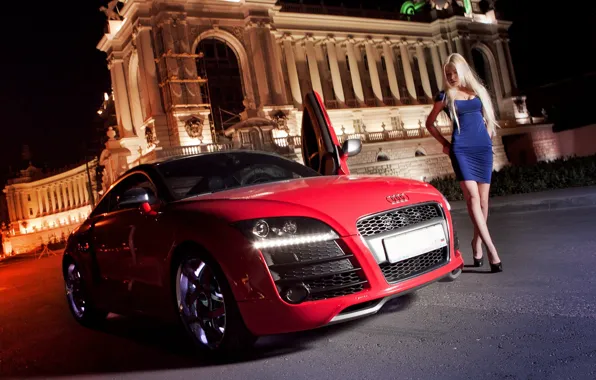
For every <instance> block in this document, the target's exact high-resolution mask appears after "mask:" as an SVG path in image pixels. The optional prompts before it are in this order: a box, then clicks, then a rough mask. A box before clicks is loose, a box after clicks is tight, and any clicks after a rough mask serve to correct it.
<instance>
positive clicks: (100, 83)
mask: <svg viewBox="0 0 596 380" xmlns="http://www.w3.org/2000/svg"><path fill="white" fill-rule="evenodd" d="M565 3H568V2H567V1H566V2H565ZM581 3H583V2H580V3H579V4H581ZM585 3H589V4H590V3H592V2H585ZM37 4H39V5H37ZM37 4H36V5H30V3H28V4H27V5H25V6H24V7H19V6H18V5H17V2H12V4H11V5H5V4H4V3H3V24H2V26H1V28H2V42H1V43H2V46H1V49H0V51H1V52H2V59H1V60H0V67H1V69H2V71H3V75H2V77H3V81H2V86H0V97H1V101H0V107H1V108H0V115H2V131H3V136H2V137H1V138H0V180H1V181H2V184H4V183H5V180H6V175H7V173H8V170H9V166H12V169H13V170H16V169H22V168H23V161H22V159H21V148H22V145H23V144H28V145H29V147H30V150H31V154H32V160H33V162H34V164H35V165H36V166H40V167H43V166H47V167H48V168H59V167H62V166H64V165H68V164H73V163H76V162H78V161H80V160H81V159H83V157H84V156H83V155H84V154H85V151H86V145H88V144H87V143H86V142H87V141H89V140H90V138H91V136H92V134H93V133H94V126H93V121H94V120H95V119H96V116H97V115H96V111H97V109H98V108H99V106H100V105H101V103H102V99H103V93H104V92H109V90H110V75H109V71H108V69H107V65H106V61H105V58H106V57H105V54H104V53H102V52H101V51H99V50H97V49H96V45H97V43H98V42H99V40H100V39H101V37H102V34H103V30H104V23H105V15H104V14H103V13H102V12H100V11H99V7H100V6H101V5H105V4H107V1H102V0H85V1H73V2H67V3H64V2H43V3H42V2H39V3H37ZM547 4H548V3H547V2H546V1H537V0H499V1H498V2H497V7H498V9H500V10H501V11H502V12H503V16H505V17H506V18H507V19H508V20H511V21H513V22H514V25H513V26H512V27H511V29H510V37H511V40H512V41H511V50H512V55H513V61H514V65H515V70H516V74H517V78H518V84H519V87H520V88H521V89H522V90H525V89H532V88H535V87H536V86H539V85H542V84H546V83H549V82H553V81H558V80H561V79H564V78H569V77H574V76H578V75H581V74H582V73H589V72H596V69H595V67H596V64H595V63H594V62H593V61H591V60H590V59H589V55H590V54H593V52H594V48H595V47H596V29H595V28H594V27H593V25H594V20H596V11H595V9H596V7H595V6H594V5H590V8H586V7H585V6H583V8H582V5H579V6H577V7H576V6H575V5H573V6H570V5H569V4H566V5H565V6H562V4H563V2H562V1H561V2H559V4H557V3H555V2H553V3H551V4H553V5H547ZM555 5H556V6H555ZM7 20H8V21H7ZM562 95H564V96H569V95H574V94H562ZM574 96H576V95H574ZM580 96H582V95H580Z"/></svg>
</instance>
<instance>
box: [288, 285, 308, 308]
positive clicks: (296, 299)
mask: <svg viewBox="0 0 596 380" xmlns="http://www.w3.org/2000/svg"><path fill="white" fill-rule="evenodd" d="M309 294H310V291H309V290H308V288H307V287H306V285H304V284H297V285H294V286H292V287H289V288H286V289H285V290H284V291H283V292H282V297H283V299H284V300H286V301H287V302H288V303H291V304H298V303H301V302H304V300H306V299H307V298H308V295H309Z"/></svg>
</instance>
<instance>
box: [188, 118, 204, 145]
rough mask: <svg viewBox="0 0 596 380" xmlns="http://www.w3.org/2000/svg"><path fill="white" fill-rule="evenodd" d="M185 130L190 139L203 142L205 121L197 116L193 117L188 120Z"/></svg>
mask: <svg viewBox="0 0 596 380" xmlns="http://www.w3.org/2000/svg"><path fill="white" fill-rule="evenodd" d="M184 128H185V129H186V133H188V136H189V137H191V138H198V139H199V140H203V120H201V119H199V118H198V117H196V116H192V117H191V118H190V119H188V120H186V122H185V123H184Z"/></svg>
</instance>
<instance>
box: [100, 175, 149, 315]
mask: <svg viewBox="0 0 596 380" xmlns="http://www.w3.org/2000/svg"><path fill="white" fill-rule="evenodd" d="M147 178H148V177H147V176H146V175H145V174H143V173H141V172H133V173H131V174H129V175H127V176H126V177H123V178H122V179H121V180H119V181H118V182H117V183H116V184H115V185H114V187H112V188H111V189H110V191H109V192H108V193H107V194H106V197H105V198H106V199H105V202H107V203H108V205H109V206H108V210H107V212H105V213H103V214H99V215H96V216H94V218H93V219H92V220H93V225H92V228H91V232H90V233H91V235H92V245H91V249H92V250H93V257H94V261H95V263H96V267H97V270H96V272H97V276H98V278H99V289H100V293H101V298H102V299H103V300H104V301H105V303H106V304H107V305H109V307H110V309H111V310H114V311H120V310H121V311H123V312H126V311H128V310H130V306H131V301H132V297H131V293H130V289H131V286H132V280H133V273H134V270H135V262H134V257H133V256H132V255H131V252H130V241H131V239H132V234H133V233H134V231H135V228H134V223H133V222H131V219H134V217H135V215H138V214H139V213H140V211H139V209H138V208H137V207H134V206H133V205H131V204H130V203H129V204H126V203H125V202H123V198H122V197H123V195H125V194H126V193H127V191H129V190H131V189H134V188H136V187H137V186H138V184H139V183H143V182H146V181H147ZM103 201H104V200H102V202H103Z"/></svg>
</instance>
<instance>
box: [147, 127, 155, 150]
mask: <svg viewBox="0 0 596 380" xmlns="http://www.w3.org/2000/svg"><path fill="white" fill-rule="evenodd" d="M145 140H147V147H149V148H151V147H152V146H154V145H155V134H154V133H153V128H151V127H147V128H145Z"/></svg>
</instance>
